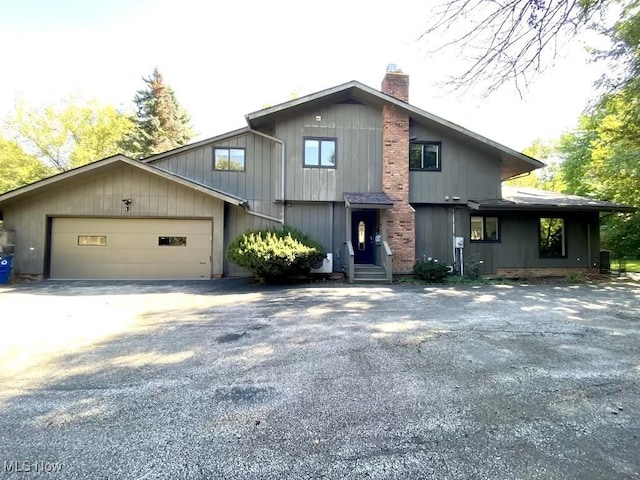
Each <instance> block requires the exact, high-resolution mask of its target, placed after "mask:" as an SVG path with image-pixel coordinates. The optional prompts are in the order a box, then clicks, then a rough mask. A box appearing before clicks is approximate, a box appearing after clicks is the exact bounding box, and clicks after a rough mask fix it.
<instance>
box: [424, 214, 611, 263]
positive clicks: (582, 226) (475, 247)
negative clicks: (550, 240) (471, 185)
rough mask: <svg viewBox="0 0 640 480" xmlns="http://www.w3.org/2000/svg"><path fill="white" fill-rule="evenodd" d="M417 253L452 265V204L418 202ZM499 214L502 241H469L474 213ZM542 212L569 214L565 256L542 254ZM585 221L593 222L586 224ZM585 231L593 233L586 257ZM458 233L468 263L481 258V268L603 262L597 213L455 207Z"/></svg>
mask: <svg viewBox="0 0 640 480" xmlns="http://www.w3.org/2000/svg"><path fill="white" fill-rule="evenodd" d="M415 209H416V256H417V258H420V257H423V256H424V257H432V258H435V259H437V260H439V261H443V262H445V263H447V265H450V264H451V263H452V261H453V230H452V216H453V210H452V208H451V207H445V206H439V205H428V206H427V205H416V206H415ZM472 215H485V216H496V217H498V219H499V220H498V221H499V232H500V240H499V241H498V242H471V239H470V235H471V216H472ZM540 217H561V218H564V219H565V240H566V251H567V256H566V258H540V255H539V219H540ZM587 225H590V227H588V226H587ZM587 231H589V232H590V235H591V240H590V243H591V258H589V256H588V245H589V242H588V241H587ZM456 236H459V237H463V238H464V263H465V266H466V268H468V267H469V265H470V264H471V263H473V262H476V261H482V265H481V267H480V273H481V274H485V275H491V274H495V273H496V272H497V269H499V268H559V269H562V268H587V267H589V265H591V266H592V267H593V266H594V265H597V264H598V262H599V250H600V243H599V220H598V214H597V213H575V212H574V213H563V214H560V213H558V212H555V213H554V212H546V213H545V212H517V213H516V212H493V213H492V212H484V211H483V212H478V211H475V210H470V209H468V208H465V207H462V208H456Z"/></svg>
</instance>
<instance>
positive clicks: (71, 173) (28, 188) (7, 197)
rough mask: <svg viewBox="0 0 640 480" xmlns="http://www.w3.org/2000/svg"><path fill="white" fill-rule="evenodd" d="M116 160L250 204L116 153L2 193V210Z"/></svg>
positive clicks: (199, 190)
mask: <svg viewBox="0 0 640 480" xmlns="http://www.w3.org/2000/svg"><path fill="white" fill-rule="evenodd" d="M116 162H122V163H125V164H128V165H131V166H133V167H136V168H139V169H141V170H143V171H146V172H148V173H151V174H152V175H157V176H160V177H163V178H165V179H167V180H170V181H172V182H175V183H178V184H180V185H183V186H185V187H187V188H190V189H192V190H196V191H198V192H200V193H203V194H205V195H208V196H210V197H214V198H217V199H219V200H222V201H225V202H227V203H230V204H233V205H238V206H244V207H245V208H247V207H246V205H248V202H247V200H245V199H243V198H240V197H235V196H234V195H230V194H227V193H225V192H222V191H218V190H216V189H212V188H210V187H207V186H206V185H201V184H198V183H196V182H193V181H191V180H189V179H186V178H183V177H180V176H178V175H175V174H172V173H170V172H168V171H166V170H162V169H160V168H157V167H154V166H153V165H147V164H146V163H143V162H141V161H138V160H133V159H131V158H129V157H126V156H124V155H114V156H112V157H108V158H105V159H102V160H98V161H96V162H93V163H89V164H87V165H83V166H81V167H77V168H74V169H72V170H68V171H66V172H62V173H59V174H57V175H54V176H52V177H48V178H45V179H43V180H40V181H38V182H35V183H32V184H29V185H25V186H24V187H20V188H17V189H15V190H12V191H10V192H6V193H4V194H2V195H0V211H2V204H5V203H7V202H10V201H12V200H16V199H17V198H19V197H22V196H24V195H29V194H30V193H34V194H35V192H37V191H38V190H41V189H45V188H47V187H49V186H52V185H54V184H56V183H59V182H63V181H65V180H70V179H71V178H73V177H75V176H77V175H86V174H88V173H91V172H92V171H94V170H99V169H102V168H106V167H108V166H109V165H112V164H113V163H116Z"/></svg>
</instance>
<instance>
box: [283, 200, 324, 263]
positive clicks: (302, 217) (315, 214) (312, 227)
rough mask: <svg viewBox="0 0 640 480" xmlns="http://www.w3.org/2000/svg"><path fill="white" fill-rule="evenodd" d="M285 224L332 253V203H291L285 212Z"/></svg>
mask: <svg viewBox="0 0 640 480" xmlns="http://www.w3.org/2000/svg"><path fill="white" fill-rule="evenodd" d="M285 223H286V224H287V225H289V226H292V227H294V228H297V229H298V230H300V231H302V232H303V233H305V234H307V235H310V236H311V237H313V238H314V239H315V240H317V241H318V242H320V243H321V244H322V246H323V247H324V248H326V249H327V252H331V251H332V249H333V234H332V223H333V212H332V203H330V202H319V203H295V202H294V203H290V204H288V206H287V208H286V210H285Z"/></svg>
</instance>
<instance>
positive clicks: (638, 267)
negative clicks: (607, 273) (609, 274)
mask: <svg viewBox="0 0 640 480" xmlns="http://www.w3.org/2000/svg"><path fill="white" fill-rule="evenodd" d="M618 265H619V263H618V260H617V259H615V260H614V259H612V260H611V269H613V270H617V269H618ZM627 272H638V273H640V259H637V258H636V259H635V260H627Z"/></svg>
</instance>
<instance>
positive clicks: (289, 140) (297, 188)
mask: <svg viewBox="0 0 640 480" xmlns="http://www.w3.org/2000/svg"><path fill="white" fill-rule="evenodd" d="M317 117H319V118H320V120H317V119H316V118H317ZM274 135H275V136H276V137H277V138H279V139H281V140H283V141H284V142H285V145H286V148H285V155H286V167H285V174H286V185H285V186H286V199H287V200H292V201H312V202H313V201H328V202H342V201H344V199H343V194H344V192H379V191H381V190H382V112H381V109H380V108H378V107H373V106H369V105H361V104H355V103H339V104H332V105H327V106H323V107H317V108H313V109H312V110H308V111H306V112H304V113H301V114H299V115H296V116H294V117H291V118H287V119H283V120H280V121H277V122H276V123H275V128H274ZM304 137H320V138H336V139H337V152H336V153H337V155H336V167H335V168H315V167H304V166H303V139H304Z"/></svg>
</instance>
